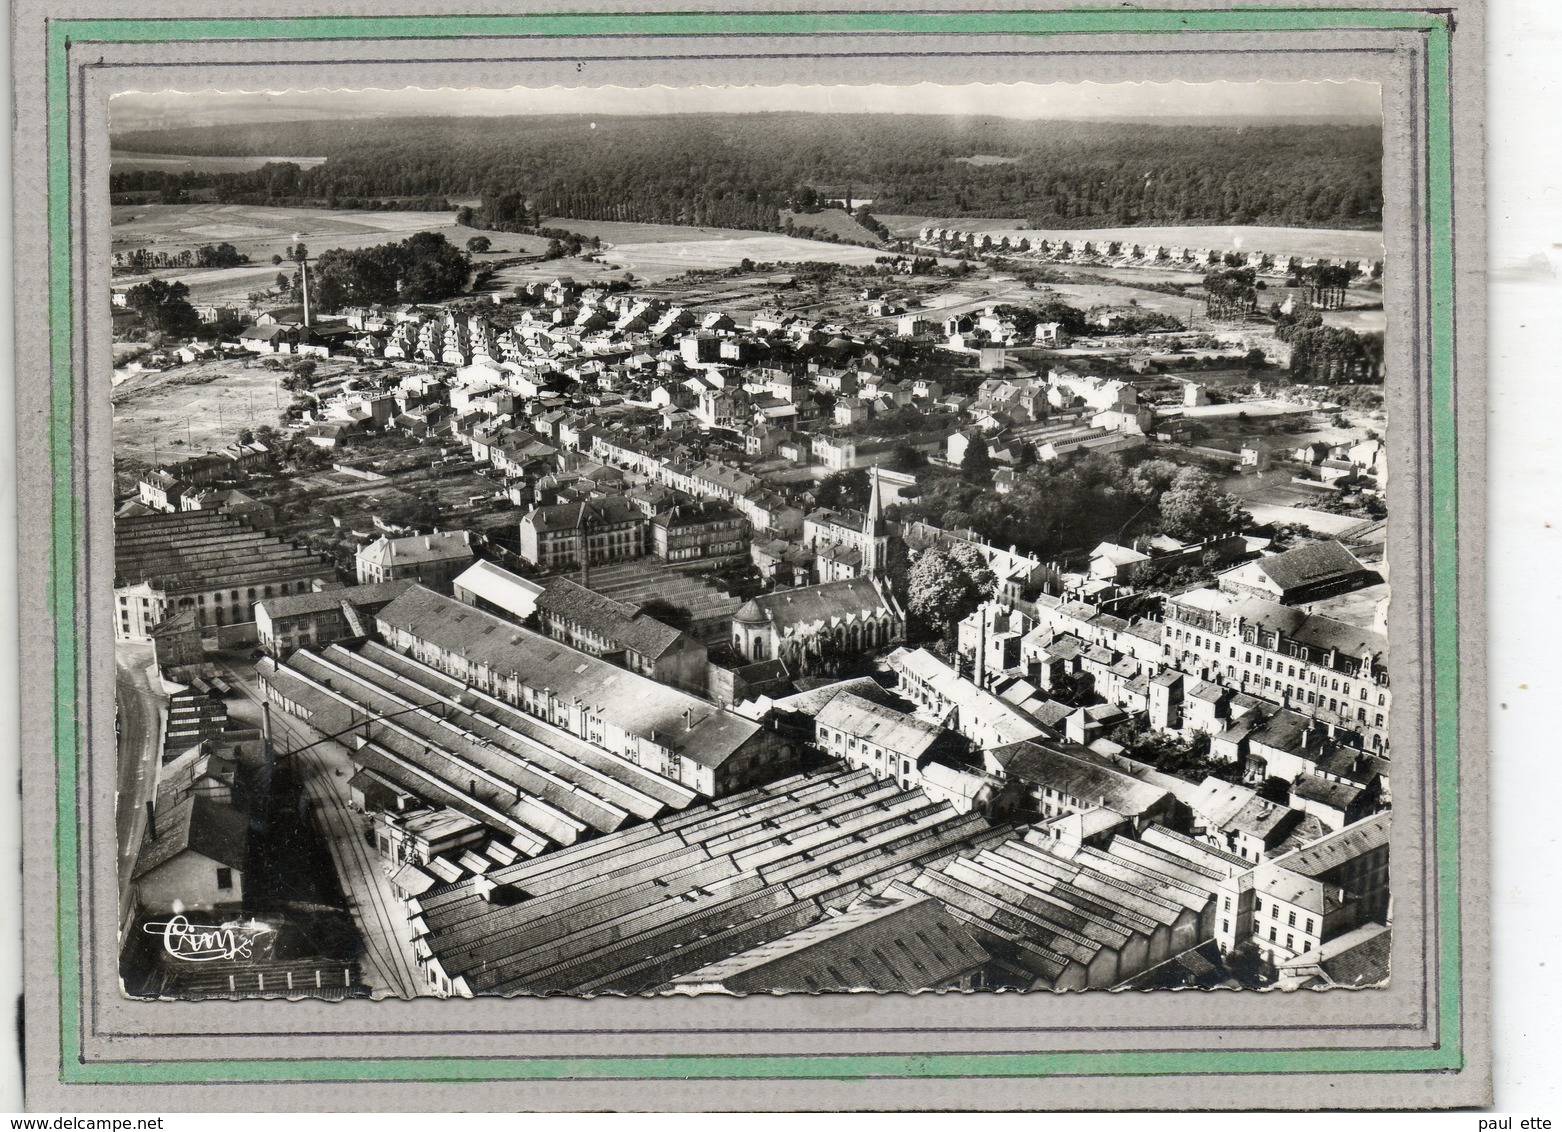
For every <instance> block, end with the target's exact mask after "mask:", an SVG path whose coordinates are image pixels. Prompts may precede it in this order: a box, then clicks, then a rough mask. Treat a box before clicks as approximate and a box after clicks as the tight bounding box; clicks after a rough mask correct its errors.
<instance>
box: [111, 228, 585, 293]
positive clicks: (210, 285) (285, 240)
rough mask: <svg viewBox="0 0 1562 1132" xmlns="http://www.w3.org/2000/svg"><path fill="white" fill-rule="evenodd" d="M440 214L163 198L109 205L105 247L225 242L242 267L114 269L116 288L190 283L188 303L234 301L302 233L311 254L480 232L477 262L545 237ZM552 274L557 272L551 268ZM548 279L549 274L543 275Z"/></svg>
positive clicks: (525, 248) (261, 284)
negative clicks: (157, 281) (484, 243)
mask: <svg viewBox="0 0 1562 1132" xmlns="http://www.w3.org/2000/svg"><path fill="white" fill-rule="evenodd" d="M453 220H454V214H453V213H448V212H359V211H346V210H343V211H337V210H332V209H324V208H267V207H264V206H258V205H224V204H169V205H161V204H154V205H121V206H117V207H115V208H114V210H113V231H112V236H113V248H114V250H115V251H128V250H130V249H132V248H149V249H152V250H155V251H164V252H180V251H184V250H186V249H194V248H198V247H200V246H202V245H203V244H216V243H229V244H232V245H233V246H234V247H235V248H237V249H238V250H239V252H240V253H242V254H244V255H247V256H249V257H250V259H251V260H252V261H253V262H251V263H249V264H246V265H245V266H243V267H216V268H168V269H164V270H160V271H155V272H152V273H151V274H150V275H119V276H115V278H114V285H115V286H116V287H124V286H134V285H135V284H137V283H142V282H145V281H146V280H147V279H149V278H151V277H153V276H156V277H158V278H162V279H178V280H181V281H183V282H184V283H185V284H186V285H187V286H188V287H189V288H190V299H191V301H192V302H196V303H202V302H220V301H225V300H242V299H243V298H244V297H245V296H246V295H248V294H249V293H250V292H251V291H256V290H263V289H266V288H268V287H270V286H271V284H272V281H273V280H275V278H276V274H277V271H278V270H279V268H277V267H276V266H275V265H273V264H272V262H271V257H272V256H273V255H279V254H281V253H282V252H283V251H284V249H286V247H287V246H288V245H289V244H290V243H292V242H293V235H294V234H295V233H298V234H300V235H302V236H303V239H304V242H305V243H306V244H307V245H309V250H310V252H311V254H313V255H319V254H320V253H321V252H324V251H328V250H330V249H332V248H348V249H356V248H367V247H373V246H374V245H376V244H384V243H390V242H392V241H395V240H401V239H405V238H406V237H407V236H410V235H412V234H413V233H414V232H439V233H442V234H443V235H444V236H445V238H446V239H448V240H450V241H451V243H454V244H456V245H458V246H461V247H464V246H465V245H466V241H467V240H468V239H469V238H470V237H472V236H487V237H488V238H489V239H490V240H491V241H492V242H493V250H492V251H489V252H487V253H485V254H483V255H480V256H475V257H474V259H475V261H476V262H477V263H479V264H482V263H484V262H490V261H493V260H497V259H503V258H505V257H506V256H508V255H537V254H540V253H541V252H543V251H545V250H546V249H547V246H548V242H547V241H546V240H544V239H541V238H539V237H536V236H523V235H517V234H513V233H509V232H479V231H478V230H477V229H475V228H466V227H463V226H461V225H459V224H456V223H454V222H453ZM552 274H553V275H556V274H558V272H557V271H554V272H553V273H552ZM549 277H550V278H551V277H552V276H551V275H550V276H549Z"/></svg>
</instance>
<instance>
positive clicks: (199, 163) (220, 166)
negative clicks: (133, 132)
mask: <svg viewBox="0 0 1562 1132" xmlns="http://www.w3.org/2000/svg"><path fill="white" fill-rule="evenodd" d="M325 160H326V159H325V158H323V157H200V156H194V157H192V156H189V155H187V154H180V153H133V152H131V151H130V150H124V149H115V150H110V151H109V162H110V165H109V168H110V169H111V170H112V171H113V172H115V173H118V172H121V171H122V170H126V169H156V170H161V171H163V172H166V173H248V172H251V171H252V170H255V169H259V168H260V167H261V166H262V165H267V164H269V163H271V162H278V163H280V162H288V163H291V164H293V165H297V166H298V167H299V168H300V169H313V168H314V167H315V166H316V165H323V164H325Z"/></svg>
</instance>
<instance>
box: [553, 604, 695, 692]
mask: <svg viewBox="0 0 1562 1132" xmlns="http://www.w3.org/2000/svg"><path fill="white" fill-rule="evenodd" d="M537 621H538V624H539V626H540V627H541V629H542V631H543V632H544V633H546V634H547V635H548V636H550V637H552V638H553V639H554V640H556V641H563V642H564V643H565V644H567V645H569V646H570V647H571V648H577V649H580V650H581V651H582V652H589V653H590V654H591V655H592V656H600V657H603V658H605V659H607V660H611V661H613V662H614V663H615V664H621V665H623V666H624V667H625V668H627V669H629V671H631V672H637V673H639V674H640V675H642V676H649V677H651V678H652V679H653V680H660V681H661V682H662V683H664V684H671V685H673V686H674V687H678V688H683V689H684V690H685V691H690V692H695V693H700V694H703V693H704V691H705V664H706V651H705V646H704V645H703V644H701V643H700V642H699V641H697V640H695V639H694V638H693V637H691V636H689V634H688V633H684V632H680V631H679V630H677V629H675V628H673V627H672V626H670V625H664V624H662V623H661V622H660V621H658V620H656V619H655V618H654V617H648V616H646V615H645V614H644V613H641V612H640V611H639V610H638V609H636V608H635V607H634V606H632V605H629V604H627V603H625V602H622V601H616V600H614V599H613V598H610V597H607V596H605V595H603V594H599V593H597V592H596V591H594V590H588V589H586V587H584V586H581V585H577V584H576V583H575V582H572V581H570V579H568V578H555V579H554V580H553V581H552V582H550V583H549V584H548V587H547V589H545V590H543V592H542V593H541V595H540V596H539V597H538V598H537Z"/></svg>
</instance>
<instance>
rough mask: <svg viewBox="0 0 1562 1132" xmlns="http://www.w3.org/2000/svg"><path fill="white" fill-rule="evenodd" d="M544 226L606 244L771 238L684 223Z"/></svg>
mask: <svg viewBox="0 0 1562 1132" xmlns="http://www.w3.org/2000/svg"><path fill="white" fill-rule="evenodd" d="M541 226H542V227H544V228H562V229H564V230H565V231H567V232H574V233H577V234H578V235H581V236H588V237H589V236H596V237H597V238H598V239H600V240H601V241H602V243H603V244H669V243H670V244H688V243H694V242H697V241H702V240H734V239H742V238H745V237H748V236H768V235H771V233H769V232H759V231H753V230H750V229H746V228H691V227H687V226H685V225H682V224H639V223H634V222H631V221H623V220H572V219H570V218H569V217H567V216H548V217H545V218H544V219H543V221H542V225H541Z"/></svg>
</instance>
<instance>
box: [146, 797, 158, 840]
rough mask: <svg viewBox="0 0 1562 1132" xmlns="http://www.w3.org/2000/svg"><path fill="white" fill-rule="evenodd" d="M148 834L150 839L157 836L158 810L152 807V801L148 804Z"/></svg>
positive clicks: (148, 801) (149, 800)
mask: <svg viewBox="0 0 1562 1132" xmlns="http://www.w3.org/2000/svg"><path fill="white" fill-rule="evenodd" d="M146 832H147V836H148V837H156V836H157V809H156V807H155V806H153V805H152V801H151V799H148V800H147V803H146Z"/></svg>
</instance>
